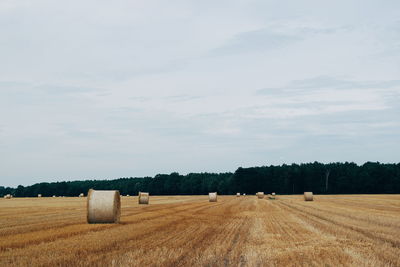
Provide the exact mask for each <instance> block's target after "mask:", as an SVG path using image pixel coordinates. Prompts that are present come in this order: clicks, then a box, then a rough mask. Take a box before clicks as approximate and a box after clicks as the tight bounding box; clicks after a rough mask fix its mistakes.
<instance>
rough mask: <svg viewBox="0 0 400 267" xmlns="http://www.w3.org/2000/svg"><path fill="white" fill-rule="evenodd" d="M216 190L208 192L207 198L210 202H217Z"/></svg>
mask: <svg viewBox="0 0 400 267" xmlns="http://www.w3.org/2000/svg"><path fill="white" fill-rule="evenodd" d="M217 195H218V194H217V192H214V193H208V200H209V201H210V202H217Z"/></svg>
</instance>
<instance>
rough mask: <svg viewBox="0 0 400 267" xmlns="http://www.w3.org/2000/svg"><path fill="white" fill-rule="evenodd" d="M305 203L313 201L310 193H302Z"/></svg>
mask: <svg viewBox="0 0 400 267" xmlns="http://www.w3.org/2000/svg"><path fill="white" fill-rule="evenodd" d="M304 200H305V201H314V196H313V193H312V192H304Z"/></svg>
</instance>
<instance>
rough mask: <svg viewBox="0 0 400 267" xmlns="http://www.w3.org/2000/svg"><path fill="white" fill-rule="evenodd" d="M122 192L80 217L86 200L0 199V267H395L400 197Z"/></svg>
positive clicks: (399, 235) (398, 260)
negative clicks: (98, 217)
mask: <svg viewBox="0 0 400 267" xmlns="http://www.w3.org/2000/svg"><path fill="white" fill-rule="evenodd" d="M137 200H138V199H137V197H122V200H121V202H122V207H121V223H119V224H87V223H86V198H69V197H65V198H13V199H1V200H0V265H1V266H7V265H10V266H27V265H29V266H38V265H41V266H43V265H61V266H72V265H74V266H76V265H77V266H89V265H100V266H136V265H137V266H139V265H140V266H146V265H150V266H151V265H153V266H193V265H195V266H341V265H342V266H343V265H344V266H400V256H399V255H400V195H326V196H322V195H317V196H315V197H314V201H313V202H305V201H304V200H303V197H302V196H299V195H294V196H277V199H276V200H268V199H267V197H266V198H264V199H257V198H256V197H255V196H254V195H253V196H241V197H238V198H237V197H235V196H218V202H208V196H151V197H150V205H139V204H138V203H137V202H138V201H137Z"/></svg>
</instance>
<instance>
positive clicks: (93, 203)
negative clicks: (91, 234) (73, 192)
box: [87, 189, 121, 223]
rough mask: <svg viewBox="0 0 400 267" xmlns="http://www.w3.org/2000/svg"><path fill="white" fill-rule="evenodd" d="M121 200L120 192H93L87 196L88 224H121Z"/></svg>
mask: <svg viewBox="0 0 400 267" xmlns="http://www.w3.org/2000/svg"><path fill="white" fill-rule="evenodd" d="M120 216H121V199H120V195H119V191H118V190H115V191H114V190H93V189H90V190H89V192H88V195H87V222H88V223H119V219H120Z"/></svg>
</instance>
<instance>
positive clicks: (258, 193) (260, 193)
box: [256, 192, 264, 199]
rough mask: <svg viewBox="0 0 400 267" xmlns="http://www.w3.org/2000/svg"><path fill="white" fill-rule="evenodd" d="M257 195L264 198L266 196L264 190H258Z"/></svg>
mask: <svg viewBox="0 0 400 267" xmlns="http://www.w3.org/2000/svg"><path fill="white" fill-rule="evenodd" d="M256 196H257V197H258V198H259V199H262V198H264V192H257V194H256Z"/></svg>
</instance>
